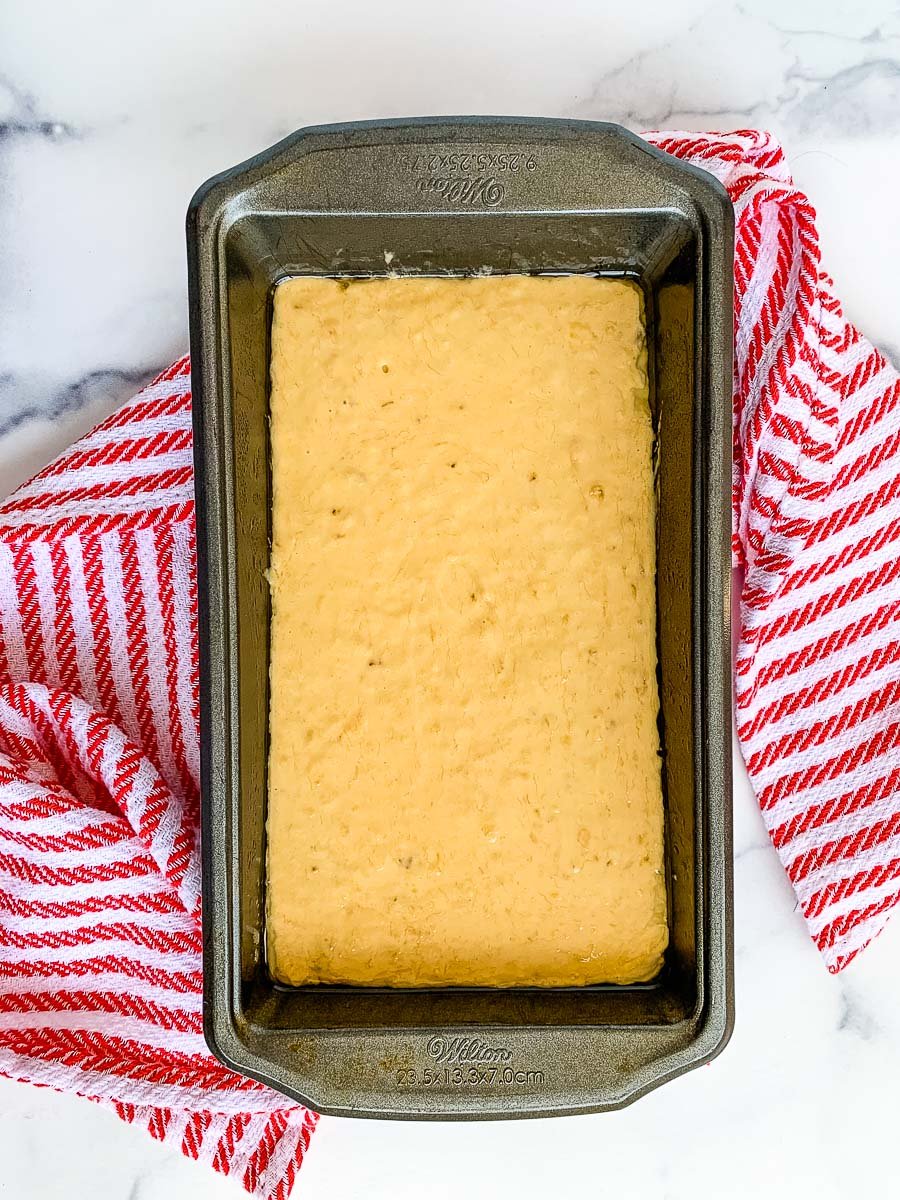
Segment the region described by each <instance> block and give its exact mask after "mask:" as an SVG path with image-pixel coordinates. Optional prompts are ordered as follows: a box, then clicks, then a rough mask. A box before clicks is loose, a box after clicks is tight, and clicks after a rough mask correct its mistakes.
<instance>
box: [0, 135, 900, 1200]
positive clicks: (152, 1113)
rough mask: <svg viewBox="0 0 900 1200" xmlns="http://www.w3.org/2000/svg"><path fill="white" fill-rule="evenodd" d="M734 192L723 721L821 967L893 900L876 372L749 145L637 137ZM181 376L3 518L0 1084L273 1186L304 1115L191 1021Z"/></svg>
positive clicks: (791, 198)
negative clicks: (734, 611)
mask: <svg viewBox="0 0 900 1200" xmlns="http://www.w3.org/2000/svg"><path fill="white" fill-rule="evenodd" d="M650 136H651V140H654V141H656V142H657V144H658V145H660V146H662V147H663V148H664V149H666V150H668V151H670V152H671V153H673V154H676V155H680V156H681V157H684V158H688V159H691V160H692V161H694V162H696V163H698V164H699V165H701V166H703V167H705V168H706V169H707V170H710V171H712V172H713V173H714V174H716V175H717V176H718V177H719V178H720V179H721V180H722V181H723V182H724V183H725V185H726V186H727V187H728V189H729V191H730V193H731V195H732V198H733V199H734V202H735V206H736V211H737V218H738V225H737V245H736V263H735V268H736V276H735V291H736V303H737V313H736V361H735V425H734V446H735V475H734V554H735V561H736V564H737V566H738V567H739V569H740V572H741V574H742V577H743V587H742V593H741V630H740V642H739V648H738V653H737V664H736V668H737V669H736V705H737V722H738V732H739V736H740V740H741V745H742V747H743V751H744V755H745V757H746V761H747V767H748V770H749V772H750V777H751V779H752V781H753V785H754V788H755V790H756V793H757V795H758V797H759V801H760V805H761V808H762V811H763V814H764V816H765V820H766V823H767V825H768V827H769V830H770V832H771V835H772V840H773V842H774V843H775V845H776V847H777V849H778V853H779V854H780V856H781V858H782V861H783V862H784V865H785V868H786V869H787V871H788V874H789V875H790V878H791V881H792V883H793V885H794V887H795V889H796V891H797V895H798V898H799V900H800V905H801V908H802V910H803V913H804V915H805V917H806V919H807V921H808V923H809V928H810V932H811V934H812V936H813V938H814V940H815V942H816V944H817V945H818V946H819V948H820V950H821V952H822V954H823V956H824V958H825V961H826V963H827V965H828V967H829V969H830V970H832V971H838V970H840V969H841V967H843V966H844V965H846V963H848V962H849V961H850V959H851V958H852V957H853V956H854V955H855V954H857V953H858V952H859V950H860V949H861V948H862V947H863V946H864V945H865V944H866V943H867V942H868V941H869V940H870V939H871V938H872V937H873V936H874V935H875V934H876V933H877V932H878V931H879V929H880V928H881V927H882V925H883V923H884V921H885V920H886V919H887V915H888V913H889V910H890V909H891V907H892V906H893V905H894V904H895V903H896V901H897V899H898V895H900V797H898V795H897V793H898V783H900V652H898V651H900V586H898V579H897V576H898V573H900V562H898V546H900V409H898V400H900V381H898V377H897V375H896V373H895V372H894V371H893V370H892V369H891V368H890V367H889V366H888V365H887V364H886V362H885V361H884V359H883V358H882V357H881V355H879V354H878V352H877V351H875V350H873V349H872V347H871V346H870V345H869V344H868V343H867V342H866V341H865V340H864V339H863V338H862V337H860V335H859V334H858V333H857V332H856V330H854V329H853V328H852V327H851V326H850V325H848V324H847V323H846V321H845V320H844V318H843V316H842V313H841V309H840V306H839V305H838V303H837V301H836V300H835V299H834V296H833V294H832V290H831V282H830V280H829V279H828V277H827V276H826V275H825V274H823V273H822V271H821V270H820V267H819V258H818V244H817V239H816V231H815V216H814V213H813V210H812V208H811V207H810V205H809V202H808V201H807V200H806V198H805V197H804V196H803V195H802V194H801V193H799V192H798V191H797V189H796V188H795V187H794V186H793V185H792V183H791V180H790V177H789V175H788V173H787V169H786V165H785V161H784V157H783V155H782V152H781V150H780V149H779V147H778V146H777V145H776V144H774V143H773V142H772V141H771V139H769V138H768V137H767V136H765V135H762V134H759V133H754V132H741V133H737V134H732V135H728V136H715V135H695V134H692V135H687V134H677V133H657V134H653V135H650ZM190 403H191V397H190V376H189V363H188V360H187V359H182V360H181V361H180V362H178V363H176V364H175V365H174V366H173V367H172V368H170V369H169V370H168V371H166V372H165V373H164V374H163V375H161V376H160V377H159V378H158V379H156V380H154V382H153V383H152V384H151V385H150V386H149V387H148V388H146V389H145V390H144V391H143V392H141V393H140V395H139V396H137V397H136V398H135V399H134V400H133V401H132V402H131V403H129V404H127V405H126V406H125V407H124V408H122V409H121V410H120V411H118V412H117V413H115V414H114V415H113V416H112V417H110V418H109V420H107V421H105V422H103V424H102V425H100V426H98V428H97V429H95V430H94V431H93V432H92V433H91V434H89V435H88V436H87V437H85V438H83V439H82V440H81V441H80V442H78V443H77V444H76V445H75V446H74V447H73V448H72V449H71V450H69V451H68V452H67V453H66V454H64V455H62V456H61V457H60V458H59V459H58V460H56V461H55V462H54V463H52V464H51V465H50V466H49V467H47V468H46V469H45V470H44V471H42V472H41V473H40V474H39V475H38V476H37V477H36V478H35V479H34V480H33V481H32V482H31V483H29V484H27V485H25V486H24V487H23V488H20V489H19V490H18V491H17V492H16V493H15V494H14V495H13V496H12V497H10V499H9V500H7V501H6V502H5V503H4V504H3V505H0V1071H2V1072H3V1073H5V1074H7V1075H9V1076H11V1077H12V1078H15V1079H21V1080H30V1081H33V1082H35V1083H42V1084H49V1085H51V1086H53V1087H57V1088H64V1089H69V1090H72V1091H76V1092H79V1093H80V1094H82V1095H85V1096H89V1097H92V1098H94V1099H97V1100H100V1101H102V1102H103V1103H105V1104H108V1105H110V1106H112V1107H113V1108H114V1109H115V1111H116V1112H117V1113H118V1114H119V1115H120V1116H121V1117H122V1118H123V1119H124V1120H127V1121H130V1122H137V1123H139V1124H141V1125H143V1126H145V1127H146V1128H147V1130H148V1131H149V1132H150V1133H151V1134H152V1135H153V1136H155V1137H157V1138H160V1139H164V1140H166V1141H171V1142H172V1143H173V1144H175V1145H178V1146H180V1147H181V1149H182V1150H183V1151H184V1153H185V1154H188V1155H190V1156H191V1157H193V1158H197V1159H199V1160H201V1161H203V1162H205V1163H208V1164H210V1165H211V1166H212V1167H214V1168H215V1169H217V1170H219V1171H223V1172H225V1173H228V1174H231V1175H233V1176H235V1177H237V1178H238V1179H239V1180H240V1181H241V1182H242V1183H243V1184H244V1186H245V1187H246V1188H247V1190H248V1191H250V1192H251V1193H252V1194H253V1195H254V1196H256V1197H260V1198H263V1197H264V1198H268V1197H286V1196H287V1194H288V1193H289V1191H290V1189H291V1185H292V1183H293V1179H294V1175H295V1172H296V1170H297V1167H298V1166H299V1164H300V1161H301V1159H302V1156H303V1152H304V1150H305V1148H306V1146H307V1144H308V1141H309V1137H310V1134H311V1133H312V1130H313V1128H314V1124H315V1119H316V1118H315V1116H314V1115H313V1114H311V1113H309V1112H307V1111H306V1110H305V1109H303V1108H300V1107H297V1106H291V1105H288V1104H286V1102H285V1101H284V1100H283V1099H282V1098H280V1097H278V1096H277V1095H275V1094H274V1093H272V1092H271V1091H269V1090H267V1089H266V1088H264V1087H262V1086H260V1085H258V1084H255V1083H251V1082H250V1081H248V1080H245V1079H241V1078H239V1077H237V1076H235V1075H233V1074H232V1073H231V1072H229V1071H227V1070H225V1069H224V1068H223V1067H221V1066H220V1065H219V1064H218V1063H217V1062H216V1061H215V1060H214V1059H213V1058H212V1057H211V1056H210V1055H209V1054H208V1052H207V1051H206V1049H205V1046H204V1043H203V1036H202V1030H201V1017H200V1008H201V971H200V953H201V941H200V933H199V923H198V916H199V880H198V855H197V847H198V837H199V830H198V723H197V718H198V713H197V616H196V583H197V581H196V565H195V544H194V538H195V533H194V506H193V492H192V470H191V428H190Z"/></svg>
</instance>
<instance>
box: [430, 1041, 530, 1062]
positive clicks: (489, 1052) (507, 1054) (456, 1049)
mask: <svg viewBox="0 0 900 1200" xmlns="http://www.w3.org/2000/svg"><path fill="white" fill-rule="evenodd" d="M425 1049H426V1050H427V1051H428V1053H429V1054H430V1055H431V1057H432V1058H433V1059H434V1060H435V1061H436V1062H439V1063H476V1062H477V1063H505V1062H509V1060H510V1059H511V1058H512V1051H511V1050H507V1049H506V1048H505V1047H504V1046H488V1045H487V1043H486V1042H480V1041H479V1040H478V1039H477V1038H465V1037H455V1038H451V1039H450V1041H449V1042H448V1041H447V1040H446V1039H445V1038H442V1037H433V1038H429V1040H428V1045H427V1046H426V1047H425Z"/></svg>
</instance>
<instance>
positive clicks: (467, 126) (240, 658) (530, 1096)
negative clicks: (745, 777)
mask: <svg viewBox="0 0 900 1200" xmlns="http://www.w3.org/2000/svg"><path fill="white" fill-rule="evenodd" d="M187 232H188V261H189V280H190V310H191V313H190V315H191V352H192V355H193V390H194V435H195V441H194V454H195V463H196V474H197V533H198V552H199V568H200V569H199V579H200V654H201V657H200V682H201V745H202V790H203V931H204V1026H205V1030H206V1039H207V1042H208V1043H209V1046H210V1049H211V1050H212V1051H213V1053H214V1054H215V1055H217V1057H218V1058H220V1059H221V1060H222V1061H223V1062H224V1063H227V1064H228V1065H229V1066H231V1067H234V1068H235V1069H236V1070H238V1071H241V1072H243V1073H244V1074H246V1075H249V1076H252V1077H253V1078H255V1079H259V1080H262V1081H264V1082H265V1083H268V1084H271V1086H272V1087H274V1088H277V1089H278V1090H279V1091H281V1092H284V1093H285V1094H286V1095H288V1096H291V1097H294V1098H296V1099H298V1100H301V1101H303V1102H304V1103H306V1104H308V1105H310V1106H311V1107H313V1108H315V1109H318V1110H319V1111H320V1112H326V1113H335V1114H337V1113H343V1114H352V1115H354V1116H379V1117H417V1118H442V1117H458V1118H484V1117H513V1116H538V1115H546V1114H552V1113H574V1112H590V1111H596V1110H602V1109H614V1108H619V1107H621V1106H622V1105H624V1104H627V1103H628V1102H630V1101H632V1100H634V1099H635V1098H636V1097H637V1096H640V1095H641V1094H642V1093H644V1092H646V1091H648V1090H649V1089H651V1088H653V1087H655V1086H657V1085H658V1084H660V1083H662V1082H664V1081H665V1080H668V1079H671V1078H673V1077H674V1076H676V1075H679V1074H681V1073H683V1072H684V1071H686V1070H688V1069H689V1068H691V1067H694V1066H697V1065H698V1064H699V1063H703V1062H706V1061H708V1060H709V1059H710V1058H712V1057H713V1056H714V1055H715V1054H716V1053H717V1052H718V1051H719V1050H720V1049H721V1048H722V1046H723V1045H724V1044H725V1042H726V1041H727V1039H728V1036H729V1032H730V1029H731V1024H732V950H731V940H732V938H731V923H732V915H731V910H732V893H731V849H730V842H731V833H730V808H731V774H730V763H731V748H730V738H731V720H730V693H731V686H730V634H729V612H730V609H729V545H730V528H731V503H730V479H731V471H730V449H731V379H732V365H731V364H732V241H733V216H732V211H731V206H730V204H729V201H728V198H727V196H726V194H725V192H724V190H723V188H722V187H721V186H720V185H719V184H718V183H717V182H716V181H715V180H714V179H712V178H711V177H710V176H709V175H707V174H705V173H704V172H702V171H698V170H695V169H693V168H691V167H688V166H685V165H684V164H682V163H680V162H678V161H676V160H675V159H672V158H670V157H668V156H667V155H665V154H662V153H660V152H658V151H657V150H655V149H653V148H652V147H650V146H649V145H647V144H646V143H645V142H643V141H641V140H640V139H639V138H637V137H635V136H633V135H632V134H630V133H628V132H626V131H625V130H624V129H621V128H619V127H617V126H614V125H605V124H598V123H592V122H579V121H556V120H532V119H500V118H466V119H449V118H441V119H433V120H432V119H429V120H408V121H384V122H370V123H365V124H359V125H334V126H322V127H319V128H311V129H304V130H301V131H299V132H298V133H295V134H293V135H292V136H291V137H289V138H287V139H286V140H285V141H283V142H281V143H279V144H278V145H277V146H274V147H273V148H272V149H271V150H267V151H266V152H264V153H263V154H260V155H259V156H258V157H256V158H254V159H251V160H250V161H249V162H246V163H244V164H242V165H241V166H238V167H235V168H234V169H233V170H231V171H226V172H225V173H224V174H222V175H219V176H216V177H215V178H214V179H211V180H210V181H209V182H208V183H206V184H204V185H203V187H201V188H200V190H199V191H198V192H197V194H196V196H195V197H194V199H193V201H192V202H191V206H190V210H189V213H188V221H187ZM386 251H388V252H391V253H392V254H393V258H392V259H391V261H390V264H389V265H388V263H387V262H386ZM387 257H388V258H390V254H388V255H387ZM486 269H487V270H490V271H496V272H576V271H577V272H587V273H594V274H609V275H622V274H626V275H629V276H632V277H634V278H635V279H636V280H638V281H639V283H640V284H641V286H642V287H643V289H644V293H645V296H646V302H647V315H648V332H649V342H650V350H651V353H650V363H651V377H652V404H653V411H654V414H655V421H656V429H657V448H658V464H657V465H658V486H659V529H658V581H657V587H658V611H659V631H658V636H659V659H660V695H661V717H660V726H661V731H662V742H663V757H662V760H661V762H662V772H663V782H664V794H665V801H666V821H667V828H666V844H667V873H668V885H669V920H670V928H671V945H670V947H669V951H668V954H667V958H666V963H665V967H664V970H663V972H662V974H661V975H660V977H659V978H658V979H657V980H655V981H654V982H653V983H652V984H650V985H642V986H636V987H585V988H568V989H488V988H482V989H464V988H458V989H430V990H403V989H368V988H345V987H341V988H338V987H322V986H317V987H305V988H296V989H289V988H283V987H280V986H276V985H275V984H274V983H273V981H272V979H271V978H270V976H269V974H268V972H267V970H266V961H265V937H264V924H263V923H264V888H265V878H264V875H265V809H266V760H267V733H266V727H267V712H268V645H269V593H268V586H267V583H266V568H267V566H268V557H269V520H270V495H271V480H270V477H269V453H268V441H267V437H268V422H267V412H268V359H269V328H270V321H271V304H272V292H273V289H274V287H275V285H276V284H277V283H278V281H279V280H281V279H283V278H284V277H285V276H288V275H296V274H312V275H331V276H342V275H345V276H359V275H366V276H367V275H384V274H385V273H387V271H388V270H391V271H399V272H401V273H403V274H444V273H447V274H453V275H465V274H467V273H472V272H475V271H484V270H486ZM309 353H310V354H315V347H314V346H310V347H309ZM598 436H602V429H601V428H598ZM460 903H465V898H464V897H461V898H460Z"/></svg>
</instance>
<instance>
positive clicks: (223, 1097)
mask: <svg viewBox="0 0 900 1200" xmlns="http://www.w3.org/2000/svg"><path fill="white" fill-rule="evenodd" d="M196 591H197V578H196V556H195V545H194V498H193V470H192V463H191V394H190V364H189V362H188V360H187V359H182V360H181V361H180V362H178V363H176V364H175V365H174V366H173V367H172V368H171V369H170V370H168V371H166V372H165V374H163V375H161V376H160V377H159V378H158V379H156V380H154V382H153V383H152V384H151V385H150V386H149V387H148V388H146V389H145V390H144V391H143V392H142V393H141V394H140V395H139V396H138V397H137V398H136V399H135V400H134V401H133V402H132V403H130V404H127V405H126V406H125V407H124V408H123V409H120V411H119V412H117V413H115V414H114V415H113V416H112V417H110V418H109V420H107V421H104V422H103V424H102V425H100V426H99V427H98V428H97V429H95V430H94V432H93V433H91V434H89V435H88V436H87V437H85V438H83V439H82V440H81V441H80V442H78V444H77V445H76V446H74V447H73V448H72V449H71V450H70V451H69V452H68V453H66V454H64V455H63V456H62V457H61V458H59V459H58V460H57V461H56V462H54V463H52V464H51V465H50V466H49V467H48V468H47V469H46V470H45V471H42V472H41V474H40V475H39V476H38V477H37V478H36V479H35V480H33V481H32V482H31V483H29V484H26V485H25V486H24V487H23V488H20V489H19V491H17V492H16V493H15V494H14V495H13V496H12V497H11V498H10V499H9V500H8V501H7V502H6V503H5V504H4V505H3V506H2V508H0V634H2V637H0V671H2V677H3V681H2V684H0V1071H2V1072H3V1073H4V1074H6V1075H9V1076H11V1077H12V1078H14V1079H23V1080H31V1081H33V1082H35V1083H44V1084H50V1085H51V1086H52V1087H56V1088H62V1089H67V1090H71V1091H75V1092H79V1093H81V1094H82V1095H85V1096H90V1097H92V1098H95V1099H98V1100H101V1101H103V1102H104V1103H106V1104H108V1105H111V1106H112V1107H113V1108H114V1109H115V1111H116V1112H117V1113H118V1114H119V1116H121V1117H123V1118H124V1119H125V1120H127V1121H130V1122H137V1123H139V1124H141V1125H143V1126H145V1127H146V1129H147V1130H148V1131H149V1132H150V1133H151V1134H152V1135H153V1136H154V1137H157V1138H160V1139H164V1140H166V1141H170V1142H172V1144H174V1145H177V1146H180V1147H181V1149H182V1150H183V1152H184V1153H185V1154H187V1155H189V1156H190V1157H191V1158H196V1159H199V1160H200V1161H201V1162H204V1163H208V1164H210V1165H211V1166H213V1167H214V1168H216V1169H217V1170H219V1171H223V1172H225V1173H226V1174H230V1175H233V1176H235V1177H236V1178H237V1179H239V1180H240V1181H241V1182H242V1183H243V1184H244V1186H245V1187H246V1188H247V1190H248V1191H249V1192H251V1193H252V1194H253V1195H254V1196H256V1197H259V1198H260V1200H262V1198H266V1200H268V1198H270V1197H272V1198H284V1197H286V1196H287V1195H288V1193H289V1191H290V1189H291V1184H292V1182H293V1179H294V1175H295V1173H296V1170H297V1167H298V1166H299V1164H300V1161H301V1159H302V1157H303V1152H304V1150H305V1149H306V1146H307V1144H308V1142H309V1138H310V1134H311V1133H312V1130H313V1128H314V1125H315V1121H316V1117H315V1115H314V1114H313V1113H310V1112H307V1110H306V1109H304V1108H300V1107H297V1106H291V1105H288V1103H287V1101H286V1100H285V1099H284V1098H283V1097H281V1096H278V1095H276V1094H275V1093H274V1092H272V1091H270V1090H269V1089H268V1088H265V1087H262V1086H260V1085H259V1084H256V1083H252V1082H250V1081H249V1080H246V1079H242V1078H241V1077H239V1076H237V1075H234V1074H232V1072H230V1071H227V1070H226V1069H225V1068H224V1067H222V1066H220V1065H219V1064H218V1063H217V1062H216V1060H215V1059H213V1058H212V1057H211V1055H210V1054H209V1052H208V1051H207V1049H206V1046H205V1043H204V1041H203V1032H202V1020H201V995H202V994H201V938H200V926H199V915H200V893H199V884H200V880H199V860H198V841H199V754H198V741H199V738H198V701H197V605H196Z"/></svg>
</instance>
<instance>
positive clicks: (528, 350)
mask: <svg viewBox="0 0 900 1200" xmlns="http://www.w3.org/2000/svg"><path fill="white" fill-rule="evenodd" d="M271 368H272V397H271V417H272V424H271V441H272V479H273V487H274V500H273V516H272V523H273V544H272V558H271V589H272V647H271V664H270V671H271V712H270V722H271V724H270V731H271V751H270V760H269V815H268V923H267V937H268V957H269V966H270V969H271V971H272V973H273V975H274V976H275V977H276V978H277V979H280V980H283V981H285V982H288V983H293V984H301V983H307V982H344V983H354V984H387V985H396V986H417V985H428V984H484V985H496V986H510V985H516V984H523V985H545V986H549V985H566V984H569V985H571V984H587V983H594V982H617V983H628V982H633V981H637V980H646V979H650V978H652V977H653V976H654V975H655V974H656V973H657V972H658V970H659V968H660V966H661V963H662V953H663V950H664V948H665V946H666V941H667V928H666V894H665V882H664V875H663V810H662V796H661V785H660V760H659V757H658V750H659V737H658V732H657V724H656V719H657V712H658V707H659V705H658V695H657V685H656V646H655V627H656V622H655V587H654V522H655V502H654V485H653V472H652V463H651V456H652V425H651V417H650V410H649V402H648V387H647V366H646V349H645V340H644V331H643V319H642V302H641V296H640V292H639V291H638V289H637V288H636V287H635V286H634V285H633V284H631V283H628V282H626V281H613V280H598V279H594V278H588V277H578V276H567V277H560V278H549V277H545V278H533V277H532V278H529V277H525V276H505V277H493V278H491V277H487V278H478V279H426V278H415V279H412V278H406V279H400V278H397V279H379V280H367V281H358V282H351V283H348V282H341V281H335V280H329V279H316V278H294V279H290V280H288V281H286V282H284V283H282V284H281V285H280V286H279V287H278V289H277V291H276V296H275V315H274V324H273V332H272V363H271Z"/></svg>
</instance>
